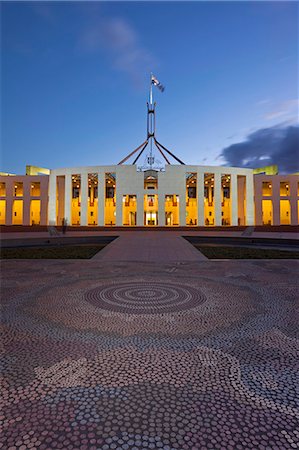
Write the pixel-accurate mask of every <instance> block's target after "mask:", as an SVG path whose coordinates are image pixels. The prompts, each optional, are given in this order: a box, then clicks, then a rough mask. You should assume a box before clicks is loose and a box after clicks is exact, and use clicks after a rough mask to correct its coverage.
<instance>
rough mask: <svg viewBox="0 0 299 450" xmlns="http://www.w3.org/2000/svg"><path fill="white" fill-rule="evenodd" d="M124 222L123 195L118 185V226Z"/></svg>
mask: <svg viewBox="0 0 299 450" xmlns="http://www.w3.org/2000/svg"><path fill="white" fill-rule="evenodd" d="M122 224H123V195H122V194H121V193H120V192H119V189H117V185H116V226H117V227H121V226H122Z"/></svg>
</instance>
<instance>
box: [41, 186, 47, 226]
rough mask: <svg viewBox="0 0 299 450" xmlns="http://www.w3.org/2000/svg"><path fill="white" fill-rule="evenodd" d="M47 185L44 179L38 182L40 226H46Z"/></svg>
mask: <svg viewBox="0 0 299 450" xmlns="http://www.w3.org/2000/svg"><path fill="white" fill-rule="evenodd" d="M48 190H49V185H48V182H47V180H46V179H42V180H41V182H40V224H41V225H47V206H48Z"/></svg>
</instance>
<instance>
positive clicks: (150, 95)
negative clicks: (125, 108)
mask: <svg viewBox="0 0 299 450" xmlns="http://www.w3.org/2000/svg"><path fill="white" fill-rule="evenodd" d="M149 104H150V105H152V104H153V72H151V79H150V92H149Z"/></svg>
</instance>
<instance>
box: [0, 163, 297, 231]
mask: <svg viewBox="0 0 299 450" xmlns="http://www.w3.org/2000/svg"><path fill="white" fill-rule="evenodd" d="M275 167H276V166H271V167H269V168H267V167H266V168H264V169H259V170H253V169H245V168H237V167H223V166H218V167H214V166H195V165H185V164H181V165H177V164H176V165H171V164H167V165H165V167H164V168H161V169H159V170H155V169H153V168H148V169H145V170H141V169H140V168H138V167H137V165H136V164H132V165H123V164H118V165H111V166H92V167H74V168H65V169H51V170H47V169H42V168H38V167H34V166H27V168H26V175H13V174H1V176H0V224H1V225H53V226H56V225H62V224H63V223H67V224H68V225H71V226H89V227H94V226H106V227H111V226H112V227H113V226H123V227H134V226H144V227H156V226H159V227H160V226H162V227H176V226H188V227H196V226H204V227H213V226H223V227H225V226H242V225H243V226H244V225H245V226H251V225H298V215H299V175H297V174H294V175H278V174H277V170H276V169H277V168H276V169H275Z"/></svg>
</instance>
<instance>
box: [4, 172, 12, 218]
mask: <svg viewBox="0 0 299 450" xmlns="http://www.w3.org/2000/svg"><path fill="white" fill-rule="evenodd" d="M13 178H14V177H7V178H6V180H5V189H6V198H5V200H6V202H5V225H12V207H13V202H14V197H13V194H14V180H13Z"/></svg>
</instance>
